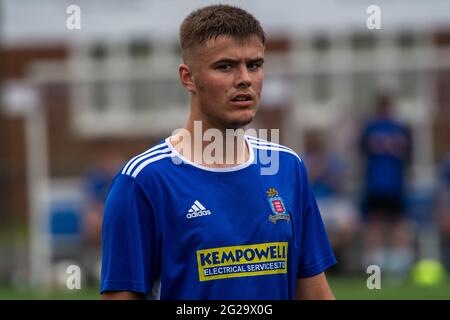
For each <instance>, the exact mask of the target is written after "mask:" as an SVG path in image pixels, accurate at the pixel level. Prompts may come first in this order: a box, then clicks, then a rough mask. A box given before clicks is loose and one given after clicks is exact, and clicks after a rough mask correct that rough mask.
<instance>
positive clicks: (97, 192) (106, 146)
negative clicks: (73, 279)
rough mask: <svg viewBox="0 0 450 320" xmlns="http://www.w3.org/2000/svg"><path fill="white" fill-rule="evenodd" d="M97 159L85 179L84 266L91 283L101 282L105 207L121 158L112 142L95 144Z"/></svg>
mask: <svg viewBox="0 0 450 320" xmlns="http://www.w3.org/2000/svg"><path fill="white" fill-rule="evenodd" d="M96 152H97V157H96V159H95V161H94V163H93V165H92V166H91V167H89V168H88V169H87V171H86V173H85V176H84V188H85V195H86V200H87V203H86V212H85V214H84V219H83V230H84V232H83V240H84V241H83V245H84V248H83V249H84V250H83V253H82V255H83V263H84V266H85V270H86V277H87V280H88V282H90V283H92V284H97V283H98V282H99V280H100V262H101V241H102V222H103V208H104V203H105V200H106V197H107V195H108V191H109V187H110V185H111V182H112V180H113V178H114V176H115V174H116V172H117V170H119V168H120V166H121V165H122V158H121V157H120V155H119V153H118V152H117V148H115V146H114V143H113V142H109V141H103V140H102V141H100V142H99V143H97V145H96Z"/></svg>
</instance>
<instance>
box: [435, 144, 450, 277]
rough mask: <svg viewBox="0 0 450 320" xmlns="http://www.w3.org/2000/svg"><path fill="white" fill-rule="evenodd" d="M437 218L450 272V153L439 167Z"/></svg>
mask: <svg viewBox="0 0 450 320" xmlns="http://www.w3.org/2000/svg"><path fill="white" fill-rule="evenodd" d="M437 197H438V198H437V213H438V215H437V218H438V227H439V231H440V236H441V249H442V258H443V263H444V265H445V267H446V268H447V270H448V271H450V152H448V153H447V154H446V155H445V156H444V159H443V160H442V163H441V165H440V167H439V177H438V193H437Z"/></svg>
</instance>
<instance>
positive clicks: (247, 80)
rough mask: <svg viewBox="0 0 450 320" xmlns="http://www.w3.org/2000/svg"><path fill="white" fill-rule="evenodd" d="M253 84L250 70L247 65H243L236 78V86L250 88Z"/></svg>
mask: <svg viewBox="0 0 450 320" xmlns="http://www.w3.org/2000/svg"><path fill="white" fill-rule="evenodd" d="M251 84H252V78H251V77H250V73H249V72H248V69H247V66H245V65H244V66H241V67H239V69H238V73H237V78H236V87H238V88H248V87H250V86H251Z"/></svg>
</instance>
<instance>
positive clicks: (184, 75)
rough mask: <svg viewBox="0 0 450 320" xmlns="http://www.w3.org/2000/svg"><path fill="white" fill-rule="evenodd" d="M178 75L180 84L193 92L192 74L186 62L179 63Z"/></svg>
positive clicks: (194, 89) (194, 90)
mask: <svg viewBox="0 0 450 320" xmlns="http://www.w3.org/2000/svg"><path fill="white" fill-rule="evenodd" d="M178 75H179V77H180V81H181V84H182V85H183V86H184V87H185V88H186V89H187V90H188V91H189V92H190V93H195V92H196V88H195V83H194V76H193V74H192V72H191V69H190V68H189V66H188V65H187V64H184V63H182V64H180V66H179V67H178Z"/></svg>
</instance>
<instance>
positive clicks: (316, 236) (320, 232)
mask: <svg viewBox="0 0 450 320" xmlns="http://www.w3.org/2000/svg"><path fill="white" fill-rule="evenodd" d="M300 166H301V171H300V175H301V177H300V181H301V187H302V194H301V198H302V226H301V253H300V257H299V264H298V269H297V278H308V277H312V276H315V275H318V274H320V273H322V272H323V271H325V270H326V269H328V268H329V267H331V266H333V265H335V264H336V258H335V256H334V253H333V250H332V248H331V245H330V242H329V240H328V235H327V232H326V230H325V226H324V224H323V221H322V217H321V216H320V211H319V208H318V206H317V202H316V199H315V197H314V195H313V193H312V190H311V187H310V185H309V182H308V177H307V173H306V168H305V166H304V164H303V162H302V163H301V165H300Z"/></svg>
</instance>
